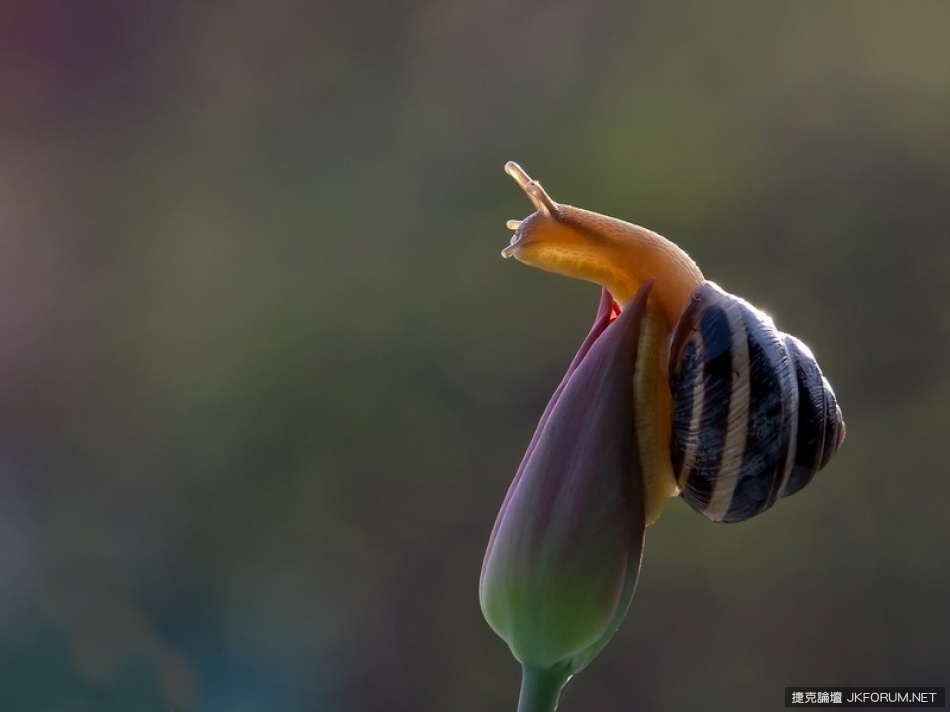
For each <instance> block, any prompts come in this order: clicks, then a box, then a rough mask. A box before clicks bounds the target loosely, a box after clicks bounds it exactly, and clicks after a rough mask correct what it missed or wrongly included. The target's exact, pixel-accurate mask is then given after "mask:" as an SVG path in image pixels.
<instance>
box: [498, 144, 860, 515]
mask: <svg viewBox="0 0 950 712" xmlns="http://www.w3.org/2000/svg"><path fill="white" fill-rule="evenodd" d="M505 171H506V172H507V173H508V174H509V175H511V176H512V177H513V178H514V179H515V181H516V182H517V183H518V185H520V186H521V188H522V189H523V190H524V191H525V193H526V194H527V195H528V197H529V198H530V199H531V201H532V203H534V206H535V208H536V212H534V213H532V214H531V215H530V216H528V217H527V218H526V219H524V220H513V221H509V223H508V227H509V228H511V229H513V230H515V234H514V236H513V237H512V238H511V244H510V245H509V246H508V247H506V248H505V249H504V250H503V251H502V255H503V256H505V257H516V258H517V259H518V260H520V261H521V262H524V263H525V264H529V265H532V266H535V267H539V268H541V269H545V270H548V271H550V272H555V273H558V274H563V275H566V276H569V277H577V278H581V279H586V280H589V281H592V282H596V283H598V284H601V285H603V286H604V287H605V288H606V289H607V290H608V291H609V292H610V294H611V295H612V296H613V298H614V299H615V300H616V301H617V302H618V303H619V304H620V305H621V306H623V305H625V304H627V303H628V302H629V301H630V300H631V299H632V298H633V295H634V294H635V293H636V291H637V290H638V289H639V288H640V286H641V285H642V284H643V283H644V282H645V281H646V280H650V279H652V280H655V282H654V286H653V289H652V291H651V295H650V299H649V301H648V302H647V309H646V323H647V324H650V325H652V326H651V329H652V332H651V335H650V336H649V338H646V339H645V340H644V341H645V343H644V344H642V346H643V347H644V348H641V352H642V355H641V356H638V364H637V374H638V375H637V378H636V379H635V382H636V389H635V390H636V391H637V393H638V398H640V400H639V401H638V403H637V409H638V411H639V412H640V414H641V415H642V416H643V417H640V418H638V426H637V427H638V432H637V433H636V437H637V439H638V443H639V446H640V450H641V460H643V463H644V467H643V470H644V472H643V473H642V476H643V478H644V488H645V495H646V521H647V523H648V524H649V523H652V522H653V521H655V520H656V518H657V517H658V516H659V510H660V508H661V506H662V501H663V500H664V499H665V498H666V497H667V496H669V495H671V494H679V495H680V496H681V497H682V498H683V499H685V500H686V501H687V502H688V503H689V504H690V505H691V506H692V507H693V508H694V509H696V510H697V511H699V512H701V513H702V514H703V515H705V516H706V517H707V518H709V519H711V520H713V521H717V522H736V521H742V520H744V519H748V518H749V517H752V516H754V515H756V514H759V513H761V512H764V511H765V510H766V509H768V508H769V507H771V506H772V505H773V504H775V502H776V500H777V499H778V498H780V497H787V496H789V495H791V494H794V493H795V492H798V491H799V490H801V489H802V487H804V486H805V485H806V484H808V483H809V482H810V481H811V479H812V477H813V476H814V474H815V472H817V471H818V470H820V469H821V468H823V467H824V466H825V465H827V464H828V461H829V460H830V459H831V456H832V455H834V453H835V452H836V451H837V450H838V448H839V447H840V446H841V443H842V441H843V440H844V436H845V426H844V420H843V419H842V416H841V410H840V408H839V407H838V403H837V400H836V399H835V395H834V393H833V391H832V390H831V386H830V385H829V384H828V381H827V380H826V379H825V378H824V376H823V375H822V373H821V369H819V367H818V364H817V363H816V361H815V358H814V356H812V353H811V351H809V349H808V347H807V346H805V345H804V344H803V343H802V342H801V341H799V340H798V339H796V338H795V337H793V336H789V335H788V334H785V333H782V332H780V331H778V330H777V329H776V328H775V325H774V324H773V323H772V320H771V319H770V318H769V317H768V316H767V315H765V314H764V313H763V312H761V311H760V310H758V309H756V308H755V307H754V306H752V305H751V304H749V303H748V302H746V301H745V300H744V299H741V298H740V297H737V296H735V295H732V294H729V293H727V292H725V291H723V290H722V289H720V288H719V287H718V286H716V285H715V284H714V283H712V282H709V281H706V280H705V278H704V276H703V274H702V272H701V271H700V270H699V267H697V265H696V264H695V262H693V260H692V259H691V258H690V257H689V255H687V254H686V253H685V252H684V251H683V250H682V249H681V248H679V247H678V246H677V245H675V244H674V243H672V242H671V241H669V240H667V239H666V238H665V237H663V236H662V235H658V234H657V233H655V232H653V231H651V230H647V229H646V228H643V227H641V226H639V225H633V224H631V223H628V222H625V221H623V220H618V219H616V218H611V217H608V216H605V215H601V214H599V213H594V212H591V211H589V210H583V209H581V208H575V207H573V206H570V205H563V204H560V203H557V202H555V201H554V200H553V199H552V198H551V197H550V196H549V195H548V193H547V192H546V191H545V190H544V188H542V187H541V184H540V183H538V182H537V181H535V180H532V179H531V178H530V177H529V176H528V175H527V173H525V172H524V170H522V169H521V167H520V166H518V165H517V164H516V163H512V162H509V163H508V164H507V165H506V166H505ZM640 360H642V361H643V363H640V362H639V361H640ZM647 361H648V362H647ZM644 394H645V395H644Z"/></svg>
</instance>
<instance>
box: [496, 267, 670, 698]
mask: <svg viewBox="0 0 950 712" xmlns="http://www.w3.org/2000/svg"><path fill="white" fill-rule="evenodd" d="M651 286H652V281H651V282H649V283H647V284H646V285H645V286H644V287H643V288H642V289H641V290H640V291H639V292H638V293H637V296H636V297H635V298H634V299H633V300H632V301H631V302H630V303H629V304H628V306H627V307H626V308H625V309H624V310H623V312H622V313H621V314H620V316H619V317H616V319H614V318H613V317H614V315H615V313H616V311H615V310H616V306H615V303H614V301H613V299H612V298H611V297H610V295H609V294H608V293H607V291H606V290H604V292H603V296H602V298H601V302H600V307H599V309H598V313H597V317H596V320H595V322H594V326H593V328H592V329H591V332H590V334H589V335H588V337H587V339H586V340H585V341H584V343H583V344H582V345H581V347H580V349H579V351H578V353H577V355H576V356H575V357H574V361H573V362H572V363H571V365H570V367H569V368H568V370H567V373H566V374H565V376H564V379H563V380H562V382H561V384H560V385H559V386H558V388H557V390H556V391H555V393H554V395H553V396H552V398H551V401H550V403H548V406H547V408H546V409H545V411H544V414H543V415H542V417H541V421H540V423H539V424H538V428H537V430H536V431H535V434H534V437H533V438H532V440H531V443H530V445H529V446H528V449H527V452H526V453H525V456H524V459H523V460H522V462H521V466H520V467H519V468H518V472H517V474H516V475H515V479H514V481H513V482H512V484H511V487H510V488H509V490H508V494H507V495H506V497H505V501H504V503H503V504H502V507H501V511H500V512H499V514H498V519H497V520H496V521H495V526H494V530H493V531H492V535H491V539H490V541H489V543H488V551H487V552H486V554H485V561H484V564H483V566H482V575H481V581H480V585H479V598H480V601H481V606H482V612H483V613H484V615H485V619H486V620H487V621H488V623H489V625H490V626H491V627H492V628H493V629H494V630H495V632H496V633H498V635H499V636H501V637H502V638H503V639H504V640H505V642H507V643H508V646H509V647H510V648H511V651H512V653H513V654H514V656H515V658H517V659H518V661H519V662H521V664H522V666H523V667H524V669H525V674H526V676H527V674H528V671H529V669H530V670H534V671H551V672H556V673H558V674H560V676H561V677H562V678H563V680H566V679H567V677H569V676H570V675H573V674H574V673H576V672H578V671H579V670H581V669H582V668H583V667H585V666H586V665H587V664H588V663H589V662H590V661H591V660H592V659H593V657H594V656H595V655H597V653H598V652H600V650H601V649H602V648H603V646H604V645H605V644H606V643H607V641H608V640H609V639H610V638H611V637H612V636H613V634H614V632H615V631H616V630H617V627H618V626H619V625H620V621H621V620H622V618H623V616H624V615H625V613H626V610H627V607H628V606H629V603H630V599H631V597H632V595H633V589H634V585H635V584H636V580H637V575H638V572H639V568H640V557H641V553H642V549H643V533H644V528H645V523H644V494H643V483H642V472H641V466H640V456H639V451H638V444H637V439H636V436H635V433H636V427H635V422H634V418H635V400H634V386H633V384H634V368H635V364H636V359H637V350H638V346H639V342H640V333H641V325H642V323H643V321H644V313H645V306H646V300H647V296H648V294H649V292H650V288H651ZM563 680H562V682H563ZM558 689H559V685H558Z"/></svg>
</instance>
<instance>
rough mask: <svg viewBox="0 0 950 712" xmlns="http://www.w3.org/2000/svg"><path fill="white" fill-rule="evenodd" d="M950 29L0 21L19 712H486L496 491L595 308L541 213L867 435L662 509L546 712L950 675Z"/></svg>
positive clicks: (538, 16) (3, 350)
mask: <svg viewBox="0 0 950 712" xmlns="http://www.w3.org/2000/svg"><path fill="white" fill-rule="evenodd" d="M948 36H950V5H948V4H947V3H943V2H939V1H932V2H927V1H926V0H920V1H918V2H914V3H897V2H877V1H874V0H867V1H862V2H848V1H845V0H841V1H839V2H835V3H791V2H780V3H757V2H752V1H751V0H750V1H735V2H730V3H716V4H713V3H705V2H699V1H697V2H672V3H643V2H629V3H615V2H607V1H605V0H587V1H586V2H583V3H580V2H568V1H567V0H554V1H553V2H546V3H541V2H535V1H532V0H521V1H517V2H499V1H497V0H484V1H480V2H462V1H451V0H450V1H443V2H436V1H434V0H416V1H415V2H391V3H375V2H366V1H360V0H356V1H354V0H346V1H345V2H344V1H343V0H316V1H314V0H310V1H308V2H302V1H299V0H276V1H273V2H269V3H265V2H255V1H254V0H234V1H232V2H220V1H216V0H210V1H209V2H202V3H191V2H183V1H176V2H165V3H151V2H145V0H132V1H129V0H89V1H87V2H83V3H68V2H63V1H60V0H38V1H34V2H29V3H27V2H8V3H4V4H3V7H2V9H0V96H2V104H0V709H2V710H13V711H19V710H28V711H33V710H40V711H44V712H45V711H56V712H67V711H68V712H87V711H99V710H104V711H115V712H119V711H120V710H121V711H126V710H144V711H150V710H160V711H162V712H167V711H168V710H175V711H176V712H177V711H190V710H207V711H209V712H224V711H228V712H257V711H258V710H260V711H264V710H268V711H270V710H281V711H287V712H296V711H298V710H300V711H303V710H353V711H355V712H363V711H366V712H369V711H375V710H393V709H395V710H401V709H407V710H408V709H412V710H417V711H419V712H424V711H427V710H433V711H434V710H447V709H448V710H461V711H463V712H464V711H467V710H471V711H473V712H474V711H476V710H477V711H479V712H481V711H483V710H513V709H514V706H515V700H516V696H517V689H518V679H519V670H518V666H517V664H516V663H515V662H514V660H513V659H512V658H511V656H510V655H509V652H508V650H507V649H506V647H505V645H504V643H502V642H501V641H500V640H499V639H498V638H496V637H495V636H494V634H493V633H492V632H491V631H490V630H489V628H488V626H487V625H486V624H485V622H484V621H483V620H482V617H481V613H480V611H479V607H478V600H477V593H476V589H477V580H478V574H479V569H480V566H481V558H482V555H483V552H484V546H485V544H486V542H487V538H488V534H489V532H490V529H491V526H492V522H493V521H494V517H495V514H496V512H497V509H498V506H499V504H500V503H501V500H502V498H503V496H504V493H505V491H506V489H507V486H508V483H509V480H510V478H511V476H512V475H513V473H514V471H515V469H516V467H517V465H518V462H519V460H520V457H521V454H522V452H523V449H524V447H525V445H526V444H527V441H528V439H529V438H530V436H531V433H532V431H533V429H534V426H535V423H536V421H537V418H538V416H539V415H540V413H541V411H542V409H543V407H544V404H545V403H546V401H547V399H548V396H549V395H550V393H551V391H552V390H553V388H554V386H555V385H556V383H557V382H558V381H559V379H560V376H561V374H562V372H563V370H564V368H565V367H566V366H567V364H568V362H569V361H570V359H571V357H572V356H573V354H574V350H575V348H576V346H577V345H578V343H579V342H580V341H581V339H582V338H583V336H584V335H585V334H586V333H587V328H588V326H589V323H590V320H591V318H592V316H593V312H594V308H595V306H596V303H597V300H598V296H599V292H598V289H597V288H596V287H595V286H593V285H590V284H586V283H580V282H572V281H569V280H565V279H563V278H560V277H556V276H553V275H549V274H545V273H542V272H539V271H535V270H531V269H529V268H526V267H524V266H523V265H520V264H517V263H515V262H505V261H503V260H502V259H501V258H500V256H499V251H500V249H501V248H502V247H503V246H504V245H505V244H507V241H508V239H509V237H510V232H509V231H508V230H507V229H506V228H505V220H506V219H509V218H521V217H524V216H526V215H527V214H528V213H529V212H531V206H530V204H529V203H528V201H527V199H526V198H525V196H524V195H523V194H522V193H521V191H520V190H519V189H518V188H517V186H516V185H515V184H514V183H513V182H512V181H511V180H510V179H509V178H508V177H507V176H505V175H504V174H503V172H502V167H503V165H504V163H505V161H507V160H509V159H512V160H517V161H519V162H520V163H521V164H522V165H523V166H524V167H525V168H526V169H527V171H528V172H529V173H531V174H532V176H534V177H536V178H539V179H541V180H542V181H543V182H544V184H545V186H546V188H547V189H548V190H549V191H550V192H551V194H552V196H553V197H554V198H555V199H556V200H559V201H562V202H565V203H571V204H574V205H579V206H582V207H586V208H589V209H592V210H596V211H598V212H602V213H606V214H610V215H614V216H617V217H622V218H626V219H629V220H631V221H634V222H637V223H640V224H642V225H646V226H648V227H650V228H653V229H655V230H657V231H658V232H661V233H663V234H665V235H667V236H668V237H671V238H673V239H675V240H676V241H677V242H678V243H679V244H680V245H682V246H683V247H684V248H685V249H686V250H687V251H688V252H690V254H692V255H693V256H694V257H695V258H696V260H697V261H698V262H699V264H700V265H701V266H702V268H703V269H704V271H705V273H706V275H707V276H708V277H709V278H711V279H713V280H715V281H717V282H719V283H720V284H722V285H723V286H725V287H726V288H727V289H729V290H730V291H733V292H736V293H738V294H741V295H743V296H745V297H746V298H747V299H749V300H750V301H752V302H754V303H756V304H757V305H759V306H761V307H763V308H765V309H766V310H767V311H769V312H770V313H771V314H772V315H773V316H774V317H775V319H776V321H777V323H778V325H779V326H780V327H781V328H783V329H784V330H787V331H790V332H792V333H795V334H797V335H799V336H800V337H802V338H803V339H804V340H805V341H806V342H807V343H808V344H810V345H811V347H812V348H813V350H814V351H815V353H816V354H817V356H818V358H819V361H820V363H821V364H822V367H823V369H824V371H825V373H826V375H827V376H828V377H829V379H830V380H831V382H832V384H833V385H834V386H835V389H836V391H837V393H838V396H839V399H840V402H841V403H842V406H843V409H844V413H845V416H846V419H847V423H848V440H847V442H846V443H845V446H844V448H843V450H842V452H841V453H840V454H839V455H838V457H837V459H836V460H835V461H834V462H833V463H832V465H831V466H830V467H829V468H828V470H827V471H824V472H822V473H821V474H819V475H818V477H817V478H816V480H815V481H814V482H813V484H812V485H811V486H810V487H809V488H807V489H806V490H805V491H804V492H802V493H801V494H799V495H797V496H795V497H792V498H790V499H787V500H784V501H782V502H780V503H779V505H778V506H776V507H775V508H774V509H773V510H771V511H769V512H768V513H767V514H765V515H763V516H761V517H759V518H757V519H754V520H751V521H749V522H746V523H743V524H737V525H726V526H723V525H718V526H717V525H713V524H710V523H709V522H707V521H705V520H704V519H703V518H702V517H699V516H698V515H696V514H695V513H694V512H693V511H692V510H690V509H689V508H688V507H687V506H686V505H685V504H684V503H682V502H677V501H672V502H670V503H669V504H668V506H667V508H666V510H665V512H664V515H663V517H662V518H661V519H660V521H659V522H658V523H657V524H656V525H654V526H653V527H651V528H650V529H649V530H648V532H647V546H646V551H645V558H644V563H643V572H642V577H641V580H640V584H639V589H638V592H637V595H636V596H635V597H634V602H633V605H632V608H631V611H630V614H629V616H628V617H627V620H626V621H625V623H624V625H623V627H622V628H621V630H620V632H619V633H618V635H617V637H616V638H615V639H614V641H613V642H612V643H611V644H610V645H609V646H608V647H607V648H606V650H605V651H604V653H603V654H602V655H601V656H600V657H599V658H598V659H597V660H595V661H594V663H593V664H592V665H591V666H590V667H589V668H588V669H587V670H586V671H585V672H584V673H583V674H582V675H580V676H579V677H578V679H577V680H575V681H574V682H573V683H572V684H571V686H570V687H569V689H568V691H567V693H566V695H565V698H564V702H563V705H562V708H563V709H564V710H566V711H567V712H570V710H585V709H598V710H622V709H623V710H629V709H638V710H654V711H657V712H662V711H666V710H691V709H701V708H710V707H711V708H720V709H722V708H725V707H726V706H728V707H729V708H731V709H733V710H763V709H778V708H781V707H782V704H783V703H782V699H783V698H782V695H783V693H784V687H785V686H788V685H796V684H810V685H843V686H846V685H946V684H947V683H948V682H950V674H948V668H950V666H948V662H950V607H948V605H947V601H948V600H950V563H948V552H947V549H948V540H950V516H948V515H947V512H946V511H944V510H945V507H944V504H943V494H942V493H943V489H942V488H943V487H944V486H945V482H946V478H947V475H948V468H950V465H948V461H950V457H948V445H947V440H948V438H947V434H946V432H947V428H946V422H947V413H948V410H950V370H948V368H947V361H948V353H950V289H948V287H950V280H948V279H947V266H948V265H950V234H948V231H950V228H948V225H950V207H948V206H950V201H948V196H950V137H948V126H950V42H948V41H947V38H948Z"/></svg>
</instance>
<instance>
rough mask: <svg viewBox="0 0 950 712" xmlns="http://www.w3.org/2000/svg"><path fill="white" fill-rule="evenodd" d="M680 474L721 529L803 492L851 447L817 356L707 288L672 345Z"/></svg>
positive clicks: (693, 501)
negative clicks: (846, 443)
mask: <svg viewBox="0 0 950 712" xmlns="http://www.w3.org/2000/svg"><path fill="white" fill-rule="evenodd" d="M670 388H671V390H672V394H673V414H672V415H673V427H672V438H671V442H670V449H671V458H672V464H673V472H674V473H675V474H676V478H677V481H678V483H679V486H680V490H681V496H682V497H683V498H684V499H685V500H686V501H687V502H688V503H689V504H690V506H692V507H693V508H694V509H696V510H697V511H698V512H701V513H702V514H703V515H705V516H706V517H707V518H709V519H711V520H713V521H716V522H738V521H742V520H744V519H749V518H750V517H752V516H755V515H756V514H759V513H760V512H764V511H765V510H766V509H768V508H769V507H771V506H772V505H773V504H775V501H776V500H777V499H778V498H779V497H787V496H788V495H791V494H794V493H795V492H798V491H799V490H800V489H801V488H802V487H804V486H805V485H806V484H808V482H809V481H810V480H811V478H812V477H813V476H814V474H815V472H817V471H818V470H820V469H821V468H822V467H824V466H825V465H826V464H827V463H828V460H830V459H831V456H832V455H833V454H834V453H835V452H836V451H837V449H838V447H839V446H840V445H841V441H842V440H843V439H844V433H845V427H844V421H843V420H842V417H841V410H840V409H839V408H838V404H837V401H836V400H835V395H834V393H833V392H832V390H831V386H830V385H829V384H828V381H827V380H825V378H824V377H823V376H822V374H821V370H820V369H819V368H818V364H817V363H816V362H815V359H814V357H813V356H812V354H811V351H809V350H808V347H807V346H805V345H804V344H803V343H802V342H801V341H799V340H798V339H796V338H795V337H793V336H789V335H788V334H784V333H782V332H780V331H778V330H777V329H776V328H775V326H774V324H773V323H772V320H771V319H770V318H769V317H768V316H766V315H765V314H764V313H762V312H761V311H759V310H758V309H756V308H755V307H753V306H752V305H751V304H749V303H748V302H746V301H745V300H743V299H741V298H739V297H736V296H734V295H732V294H729V293H727V292H724V291H723V290H722V289H720V288H719V287H718V286H717V285H715V284H713V283H712V282H703V283H702V284H701V285H700V286H699V287H697V288H696V290H695V291H694V292H693V295H692V299H691V300H690V302H689V303H688V304H687V306H686V308H685V309H684V310H683V314H682V316H681V317H680V320H679V323H678V324H677V326H676V330H675V331H674V333H673V338H672V342H671V347H670Z"/></svg>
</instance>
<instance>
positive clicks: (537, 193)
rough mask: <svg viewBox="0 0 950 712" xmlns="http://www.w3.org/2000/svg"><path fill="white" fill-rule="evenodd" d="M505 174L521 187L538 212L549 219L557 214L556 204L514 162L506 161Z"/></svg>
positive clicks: (539, 185) (538, 184)
mask: <svg viewBox="0 0 950 712" xmlns="http://www.w3.org/2000/svg"><path fill="white" fill-rule="evenodd" d="M505 173H507V174H508V175H510V176H511V177H512V178H514V179H515V183H517V184H518V185H519V186H520V187H521V190H523V191H524V192H525V194H526V195H527V196H528V198H530V199H531V202H532V203H534V207H535V208H537V210H538V211H539V212H541V213H544V214H545V215H547V216H548V217H551V218H553V217H554V216H555V215H556V214H557V210H558V204H557V203H555V202H554V200H553V199H552V198H551V196H550V195H548V193H547V191H546V190H545V189H544V188H542V187H541V184H540V183H538V181H536V180H532V179H531V176H529V175H528V174H527V173H525V171H524V169H523V168H522V167H521V166H519V165H518V164H517V163H515V162H514V161H508V162H507V163H506V164H505ZM509 227H510V223H509Z"/></svg>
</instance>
